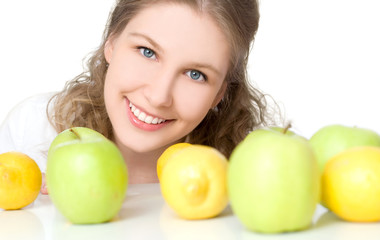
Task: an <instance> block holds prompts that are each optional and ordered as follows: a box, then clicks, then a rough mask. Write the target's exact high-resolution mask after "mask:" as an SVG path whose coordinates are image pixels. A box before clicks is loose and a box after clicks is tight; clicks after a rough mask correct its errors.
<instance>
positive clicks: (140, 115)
mask: <svg viewBox="0 0 380 240" xmlns="http://www.w3.org/2000/svg"><path fill="white" fill-rule="evenodd" d="M129 108H130V109H131V112H132V113H133V115H135V116H136V118H137V119H139V120H140V121H142V122H144V123H146V124H153V125H157V124H161V123H164V122H166V121H167V120H166V119H162V118H158V117H154V116H150V115H149V114H147V113H145V112H143V111H142V110H140V109H138V108H137V107H136V106H135V105H133V104H132V103H131V102H129Z"/></svg>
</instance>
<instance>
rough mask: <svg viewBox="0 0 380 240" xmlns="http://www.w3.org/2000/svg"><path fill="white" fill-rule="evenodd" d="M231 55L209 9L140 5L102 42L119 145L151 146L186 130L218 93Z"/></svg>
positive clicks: (106, 91)
mask: <svg viewBox="0 0 380 240" xmlns="http://www.w3.org/2000/svg"><path fill="white" fill-rule="evenodd" d="M229 54H230V52H229V47H228V43H227V39H226V38H225V36H224V34H223V32H222V31H221V30H220V29H219V28H218V27H217V25H216V23H214V22H213V20H212V19H211V18H210V17H209V16H208V15H206V14H200V13H197V12H195V11H194V10H193V9H191V8H190V7H188V6H186V5H180V4H156V5H153V6H149V7H147V8H145V9H144V10H142V11H141V12H140V13H139V14H137V15H136V16H135V17H134V18H133V19H132V20H131V21H130V22H129V23H128V24H127V26H126V27H125V29H124V30H123V32H122V33H121V34H120V35H118V36H117V37H115V38H110V39H109V40H108V41H107V43H106V47H105V56H106V60H107V62H108V63H109V68H108V72H107V75H106V80H105V89H104V95H105V104H106V109H107V112H108V115H109V117H110V120H111V123H112V126H113V131H114V135H115V141H116V143H117V144H118V145H119V146H123V147H126V148H127V149H130V150H131V151H134V152H150V151H154V150H162V149H163V148H166V147H167V146H168V145H170V144H173V143H175V142H177V141H178V140H179V139H181V138H183V137H184V136H186V135H187V134H188V133H190V132H191V131H192V130H193V129H194V128H195V127H196V126H197V125H198V124H199V123H200V122H201V121H202V119H203V118H204V117H205V116H206V114H207V112H208V111H209V110H210V108H212V107H214V106H216V104H217V103H218V102H219V101H220V99H221V98H222V97H223V94H224V90H225V87H226V84H225V82H224V78H225V76H226V74H227V70H228V66H229Z"/></svg>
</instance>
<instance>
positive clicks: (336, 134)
mask: <svg viewBox="0 0 380 240" xmlns="http://www.w3.org/2000/svg"><path fill="white" fill-rule="evenodd" d="M310 144H311V146H312V148H313V150H314V152H315V156H316V158H317V162H318V166H319V170H320V173H322V172H323V169H324V166H325V164H326V162H327V161H328V160H329V159H330V158H331V157H333V156H334V155H336V154H338V153H340V152H342V151H344V150H346V149H348V148H351V147H359V146H380V136H379V134H377V133H376V132H374V131H372V130H370V129H365V128H359V127H349V126H343V125H338V124H334V125H328V126H325V127H323V128H321V129H319V130H318V131H317V132H316V133H315V134H314V135H313V136H312V137H311V138H310Z"/></svg>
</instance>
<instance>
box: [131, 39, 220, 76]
mask: <svg viewBox="0 0 380 240" xmlns="http://www.w3.org/2000/svg"><path fill="white" fill-rule="evenodd" d="M128 35H129V36H132V37H139V38H144V39H145V40H147V41H148V42H149V43H150V44H152V46H153V47H154V48H155V49H156V50H158V51H159V52H163V49H162V47H161V46H160V45H159V44H158V43H157V42H156V41H154V40H153V39H152V38H150V37H149V36H147V35H146V34H143V33H138V32H131V33H129V34H128ZM190 65H191V66H192V67H194V68H203V69H204V68H206V69H209V70H211V71H212V72H214V73H215V74H216V75H218V76H221V75H222V73H221V72H220V71H218V69H216V68H215V67H214V66H212V65H210V64H207V63H196V62H195V63H192V64H190Z"/></svg>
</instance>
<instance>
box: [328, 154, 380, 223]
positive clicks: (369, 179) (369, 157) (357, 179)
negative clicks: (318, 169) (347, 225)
mask: <svg viewBox="0 0 380 240" xmlns="http://www.w3.org/2000/svg"><path fill="white" fill-rule="evenodd" d="M322 202H323V203H324V204H325V205H326V206H327V208H329V209H330V210H331V211H332V212H334V213H335V214H336V215H337V216H339V217H340V218H342V219H344V220H346V221H354V222H373V221H379V220H380V148H379V147H369V146H367V147H356V148H351V149H348V150H345V151H343V152H341V153H340V154H338V155H335V156H334V157H332V158H331V159H330V160H328V162H327V164H326V166H325V169H324V172H323V174H322Z"/></svg>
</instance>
